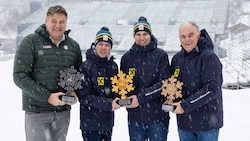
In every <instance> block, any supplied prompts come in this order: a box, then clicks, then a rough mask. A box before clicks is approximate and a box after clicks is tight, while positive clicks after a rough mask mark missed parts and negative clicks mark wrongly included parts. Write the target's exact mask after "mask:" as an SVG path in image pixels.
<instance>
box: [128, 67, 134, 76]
mask: <svg viewBox="0 0 250 141" xmlns="http://www.w3.org/2000/svg"><path fill="white" fill-rule="evenodd" d="M128 75H129V76H135V68H129V70H128Z"/></svg>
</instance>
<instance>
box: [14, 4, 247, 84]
mask: <svg viewBox="0 0 250 141" xmlns="http://www.w3.org/2000/svg"><path fill="white" fill-rule="evenodd" d="M240 1H245V0H240ZM57 4H59V5H62V6H63V7H65V9H66V10H67V12H68V24H67V28H68V29H71V32H70V36H71V37H72V38H74V39H75V40H76V41H78V43H79V44H80V46H81V49H82V51H83V55H84V54H85V51H86V49H88V48H89V47H90V45H91V42H93V41H94V38H95V34H96V32H97V31H98V30H99V29H100V28H101V27H102V26H107V27H108V28H109V29H110V31H111V33H112V35H113V38H114V46H113V49H112V52H113V53H114V54H116V57H117V56H118V58H119V57H120V56H121V55H122V54H123V52H125V51H127V50H129V49H130V47H131V45H132V44H133V41H134V38H133V31H132V30H133V26H134V23H135V22H136V21H137V20H138V18H139V17H140V16H145V17H146V18H147V20H148V22H149V23H150V24H151V28H152V32H153V34H154V35H155V36H156V38H157V39H158V47H159V48H162V49H164V50H166V51H167V52H168V54H169V57H170V59H171V57H172V55H173V54H174V53H176V52H177V51H179V50H180V43H179V37H178V28H179V26H180V24H182V23H184V22H187V21H194V22H196V23H197V24H198V25H199V27H200V29H203V28H205V29H206V30H207V31H208V33H209V34H210V36H211V39H212V40H213V42H214V44H215V52H216V53H217V54H218V56H220V57H221V58H220V59H221V60H222V62H223V66H224V68H223V75H224V74H225V76H224V84H223V85H224V86H225V87H232V86H233V87H234V86H236V87H237V88H241V87H242V86H243V84H242V83H244V86H249V82H250V76H249V75H248V74H250V73H249V71H248V70H250V69H249V67H250V65H249V63H250V62H249V59H250V57H249V55H248V54H249V53H250V49H249V46H250V40H248V39H247V38H248V37H249V36H248V32H245V30H248V29H247V28H246V29H245V28H243V31H244V37H243V36H241V33H242V31H240V30H239V29H241V30H242V26H241V25H238V27H237V26H235V25H233V24H232V25H231V23H230V20H229V19H230V17H229V16H232V17H237V14H235V13H236V12H238V11H235V7H239V5H238V4H239V1H237V0H229V1H228V0H70V1H68V0H47V1H40V0H32V2H30V13H31V14H30V15H29V16H28V17H27V18H25V19H23V20H22V21H20V22H19V23H18V24H17V29H18V36H17V38H16V44H17V46H18V45H19V44H20V42H21V41H22V39H23V38H24V37H25V36H26V35H28V34H30V33H33V32H34V30H35V29H36V28H37V27H38V26H39V25H40V24H42V23H44V21H45V16H46V12H47V9H48V8H49V7H50V6H53V5H57ZM235 15H236V16H235ZM233 20H234V21H237V19H235V18H234V19H233ZM229 25H230V26H229ZM236 25H237V23H236ZM235 28H236V30H238V31H240V32H239V33H237V34H235V33H234V32H232V31H233V30H232V29H235ZM232 37H234V38H232ZM242 38H244V39H242ZM235 46H237V50H235V49H236V48H235ZM239 58H240V59H239ZM232 60H234V61H232ZM236 60H240V61H236ZM247 69H248V70H247ZM236 72H238V73H236Z"/></svg>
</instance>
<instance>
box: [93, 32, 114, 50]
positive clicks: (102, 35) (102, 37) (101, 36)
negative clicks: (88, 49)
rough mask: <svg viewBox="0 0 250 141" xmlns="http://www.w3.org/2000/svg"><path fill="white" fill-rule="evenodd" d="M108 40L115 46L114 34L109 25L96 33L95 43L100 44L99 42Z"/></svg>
mask: <svg viewBox="0 0 250 141" xmlns="http://www.w3.org/2000/svg"><path fill="white" fill-rule="evenodd" d="M103 41H104V42H108V43H109V44H110V45H111V48H112V46H113V38H112V34H111V33H110V32H109V29H108V28H107V27H102V28H101V29H100V31H98V32H97V33H96V38H95V42H94V43H95V45H96V44H98V43H99V42H103Z"/></svg>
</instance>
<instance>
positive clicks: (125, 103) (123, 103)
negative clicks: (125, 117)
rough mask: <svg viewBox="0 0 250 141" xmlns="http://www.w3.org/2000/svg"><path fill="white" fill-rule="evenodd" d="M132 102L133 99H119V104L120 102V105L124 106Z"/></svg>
mask: <svg viewBox="0 0 250 141" xmlns="http://www.w3.org/2000/svg"><path fill="white" fill-rule="evenodd" d="M131 102H132V100H131V99H121V100H118V101H117V104H119V105H120V106H123V105H130V104H131Z"/></svg>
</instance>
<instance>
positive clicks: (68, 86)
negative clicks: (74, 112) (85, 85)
mask: <svg viewBox="0 0 250 141" xmlns="http://www.w3.org/2000/svg"><path fill="white" fill-rule="evenodd" d="M81 80H82V75H81V73H80V72H78V71H77V70H76V69H75V68H74V66H71V67H70V68H68V69H65V70H60V81H59V82H58V85H59V86H61V87H62V88H64V89H65V90H66V94H65V96H62V98H61V100H62V101H64V102H70V103H74V102H75V97H74V96H71V93H72V92H73V91H74V90H77V89H81V88H82V86H81Z"/></svg>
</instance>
